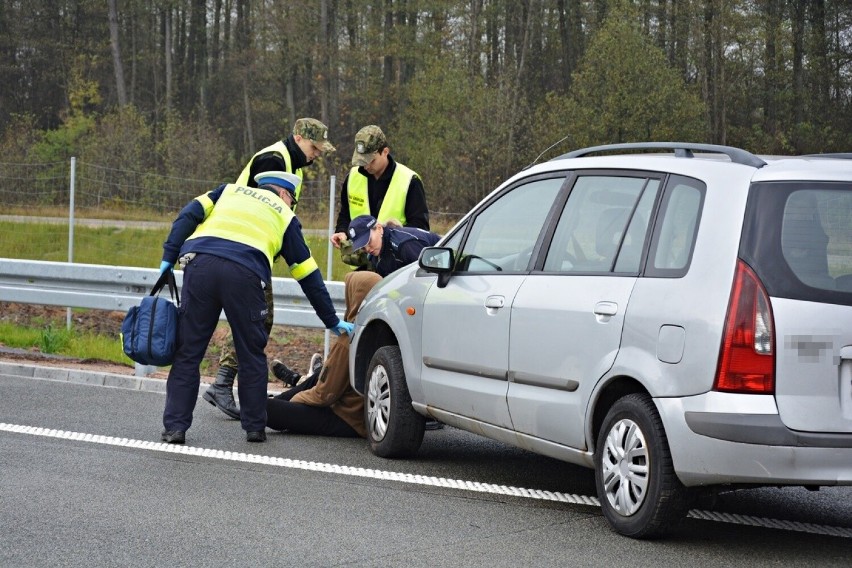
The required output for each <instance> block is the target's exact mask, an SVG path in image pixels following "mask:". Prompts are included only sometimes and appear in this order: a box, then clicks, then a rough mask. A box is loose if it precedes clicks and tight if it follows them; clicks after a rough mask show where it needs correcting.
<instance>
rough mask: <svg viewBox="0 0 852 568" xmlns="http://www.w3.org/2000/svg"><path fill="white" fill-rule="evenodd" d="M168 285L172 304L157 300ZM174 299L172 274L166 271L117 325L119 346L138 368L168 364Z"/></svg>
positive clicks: (173, 332) (175, 309) (173, 335)
mask: <svg viewBox="0 0 852 568" xmlns="http://www.w3.org/2000/svg"><path fill="white" fill-rule="evenodd" d="M166 285H168V287H169V295H170V296H171V298H172V301H169V300H167V299H165V298H160V296H159V293H160V291H161V290H162V289H163V287H164V286H166ZM179 306H180V298H179V296H178V287H177V282H175V274H174V272H172V271H171V270H166V271H165V272H163V274H161V275H160V278H159V280H157V282H156V283H155V284H154V287H153V288H151V294H150V295H148V296H145V297H144V298H142V303H141V304H139V305H138V306H133V307H132V308H130V309H129V310H128V311H127V315H126V316H124V321H123V322H122V323H121V343H122V347H123V348H124V353H125V354H126V355H127V356H128V357H130V358H131V359H133V360H134V361H136V362H137V363H140V364H142V365H155V366H157V367H162V366H163V365H171V364H172V361H174V356H175V349H177V328H178V307H179Z"/></svg>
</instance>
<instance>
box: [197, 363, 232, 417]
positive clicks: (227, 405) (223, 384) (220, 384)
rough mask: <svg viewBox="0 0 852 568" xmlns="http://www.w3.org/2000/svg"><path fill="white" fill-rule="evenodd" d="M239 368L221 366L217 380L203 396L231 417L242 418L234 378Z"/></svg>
mask: <svg viewBox="0 0 852 568" xmlns="http://www.w3.org/2000/svg"><path fill="white" fill-rule="evenodd" d="M236 376H237V370H236V369H234V368H232V367H219V372H218V373H216V381H215V382H214V383H213V384H212V385H210V386H209V387H207V391H206V392H205V393H204V395H202V396H203V398H204V400H206V401H207V402H209V403H210V404H212V405H213V406H215V407H216V408H218V409H219V410H221V411H222V412H224V413H225V414H227V415H228V416H230V417H231V418H233V419H235V420H239V419H240V409H239V408H238V407H237V402H236V401H235V400H234V378H235V377H236Z"/></svg>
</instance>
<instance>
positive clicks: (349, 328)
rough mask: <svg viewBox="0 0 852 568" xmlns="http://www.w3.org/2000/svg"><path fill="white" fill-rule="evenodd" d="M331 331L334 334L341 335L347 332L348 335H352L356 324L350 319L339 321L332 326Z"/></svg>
mask: <svg viewBox="0 0 852 568" xmlns="http://www.w3.org/2000/svg"><path fill="white" fill-rule="evenodd" d="M331 331H332V332H333V333H334V335H340V334H341V333H345V334H346V335H352V332H353V331H355V325H354V324H351V323H349V322H348V321H343V320H341V321H338V322H337V325H336V326H334V327H332V328H331Z"/></svg>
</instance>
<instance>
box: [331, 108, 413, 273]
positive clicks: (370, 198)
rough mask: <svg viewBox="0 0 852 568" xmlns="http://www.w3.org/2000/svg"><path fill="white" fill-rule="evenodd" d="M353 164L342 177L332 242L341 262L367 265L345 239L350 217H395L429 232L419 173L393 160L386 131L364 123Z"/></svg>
mask: <svg viewBox="0 0 852 568" xmlns="http://www.w3.org/2000/svg"><path fill="white" fill-rule="evenodd" d="M352 166H353V167H352V169H351V170H350V171H349V174H348V175H347V176H346V179H344V180H343V189H342V190H341V192H340V213H338V215H337V223H336V224H335V233H334V234H333V235H332V236H331V242H332V244H333V245H334V246H335V247H337V248H339V249H341V258H342V259H343V261H344V262H346V263H347V264H351V265H353V266H359V267H365V268H366V267H367V266H368V265H367V262H366V261H367V259H366V254H360V255H359V252H360V253H363V251H357V252H354V253H353V252H352V251H351V243H350V241H348V239H347V231H348V229H349V222H350V221H351V220H352V219H354V218H355V217H358V216H359V215H372V216H373V217H375V218H377V219H378V220H379V222H380V223H382V224H386V223H387V222H388V221H390V220H392V219H395V220H397V221H399V223H400V224H401V225H403V226H405V227H417V228H418V229H423V230H424V231H428V230H429V208H428V207H427V206H426V192H425V190H424V189H423V182H422V181H421V180H420V176H419V175H418V174H417V172H415V171H414V170H412V169H410V168H408V167H407V166H405V165H403V164H401V163H399V162H397V161H396V160H394V159H393V157H392V156H391V154H390V148H389V147H388V141H387V138H385V133H384V132H382V129H381V128H379V127H378V126H376V125H375V124H371V125H369V126H365V127H364V128H362V129H361V130H359V131H358V134H356V135H355V151H354V152H353V154H352ZM360 257H363V259H362V258H360ZM362 261H363V262H362Z"/></svg>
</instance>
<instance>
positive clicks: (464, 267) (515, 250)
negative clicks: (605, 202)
mask: <svg viewBox="0 0 852 568" xmlns="http://www.w3.org/2000/svg"><path fill="white" fill-rule="evenodd" d="M564 179H565V178H564V174H563V175H560V176H559V177H547V178H539V179H534V180H531V181H527V182H522V183H520V184H517V185H514V186H512V187H510V188H508V189H507V191H505V192H502V193H500V194H499V195H497V196H496V197H495V198H494V199H493V200H491V201H490V202H488V203H486V204H484V205H483V206H482V208H481V210H480V211H479V212H478V213H477V214H476V215H475V217H474V218H473V219H472V222H471V223H470V224H469V226H470V228H469V230H468V232H467V234H466V235H465V237H464V240H463V243H462V246H461V248H460V250H459V251H458V254H457V261H456V267H455V271H454V273H453V275H452V277H451V278H450V279H449V281H448V283H447V285H446V286H445V287H438V286H432V288H431V289H430V290H429V292H428V294H427V296H426V300H425V303H424V306H423V372H422V387H423V392H424V395H425V399H426V403H427V404H428V405H429V406H434V407H437V408H440V409H443V410H446V411H448V412H452V413H455V414H459V415H461V416H466V417H469V418H473V419H476V420H480V421H483V422H487V423H489V424H494V425H497V426H502V427H505V428H510V427H511V421H510V419H509V412H508V407H507V404H506V390H507V388H508V382H507V381H508V378H507V377H508V375H507V373H508V368H509V330H510V323H511V322H510V317H511V306H512V302H513V301H514V299H515V294H516V293H517V291H518V288H520V286H521V285H522V284H523V282H524V280H525V279H526V277H527V274H528V265H529V259H530V255H531V252H532V250H533V248H534V246H535V245H536V243H537V242H538V240H539V237H540V234H541V232H542V228H543V226H544V224H545V221H546V219H547V217H548V214H549V213H550V210H551V208H552V206H553V202H554V200H555V198H556V196H557V194H558V193H559V189H560V187H561V186H562V185H563V183H564Z"/></svg>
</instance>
